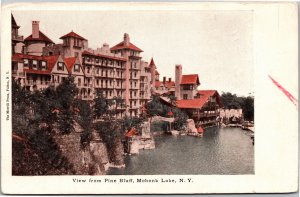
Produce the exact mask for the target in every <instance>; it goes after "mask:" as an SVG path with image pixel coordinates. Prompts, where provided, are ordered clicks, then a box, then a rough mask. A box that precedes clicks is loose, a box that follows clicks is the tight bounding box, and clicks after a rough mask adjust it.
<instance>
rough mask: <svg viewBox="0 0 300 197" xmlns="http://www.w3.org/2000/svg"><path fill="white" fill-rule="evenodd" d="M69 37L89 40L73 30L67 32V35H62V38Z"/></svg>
mask: <svg viewBox="0 0 300 197" xmlns="http://www.w3.org/2000/svg"><path fill="white" fill-rule="evenodd" d="M68 37H72V38H78V39H80V40H87V39H85V38H84V37H82V36H80V35H78V34H77V33H75V32H73V31H71V32H70V33H68V34H66V35H64V36H62V37H60V39H63V38H68Z"/></svg>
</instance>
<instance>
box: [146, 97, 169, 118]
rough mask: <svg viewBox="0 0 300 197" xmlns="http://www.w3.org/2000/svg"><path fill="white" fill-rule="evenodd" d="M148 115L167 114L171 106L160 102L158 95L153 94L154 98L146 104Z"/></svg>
mask: <svg viewBox="0 0 300 197" xmlns="http://www.w3.org/2000/svg"><path fill="white" fill-rule="evenodd" d="M146 109H147V114H148V116H150V117H151V116H164V117H165V116H167V113H168V112H169V110H170V108H169V107H168V106H166V105H163V104H162V103H161V102H160V97H159V96H158V95H153V96H152V100H151V101H150V102H148V103H147V104H146Z"/></svg>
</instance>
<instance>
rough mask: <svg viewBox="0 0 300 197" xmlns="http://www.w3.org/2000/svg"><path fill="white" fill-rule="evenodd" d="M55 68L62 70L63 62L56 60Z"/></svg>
mask: <svg viewBox="0 0 300 197" xmlns="http://www.w3.org/2000/svg"><path fill="white" fill-rule="evenodd" d="M57 70H62V71H63V70H64V63H63V62H58V64H57Z"/></svg>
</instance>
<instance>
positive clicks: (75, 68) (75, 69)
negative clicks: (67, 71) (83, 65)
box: [74, 64, 80, 72]
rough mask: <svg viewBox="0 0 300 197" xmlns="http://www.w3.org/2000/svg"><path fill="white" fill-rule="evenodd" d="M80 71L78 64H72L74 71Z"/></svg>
mask: <svg viewBox="0 0 300 197" xmlns="http://www.w3.org/2000/svg"><path fill="white" fill-rule="evenodd" d="M79 71H80V66H79V65H78V64H75V65H74V72H79Z"/></svg>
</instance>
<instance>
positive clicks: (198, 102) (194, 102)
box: [176, 90, 222, 109]
mask: <svg viewBox="0 0 300 197" xmlns="http://www.w3.org/2000/svg"><path fill="white" fill-rule="evenodd" d="M198 93H199V94H200V98H197V99H190V100H184V99H182V100H178V101H177V103H176V105H177V107H178V108H184V109H199V108H202V107H203V105H204V104H205V103H206V102H207V101H209V98H210V97H211V96H213V95H214V94H215V93H217V102H218V103H219V105H222V104H221V102H220V100H219V96H218V95H219V94H218V92H217V91H216V90H200V91H198Z"/></svg>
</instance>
